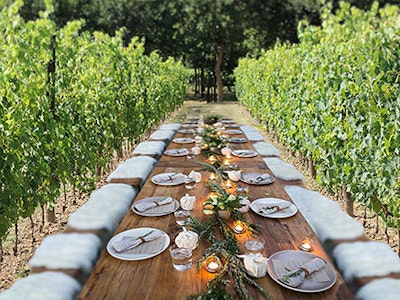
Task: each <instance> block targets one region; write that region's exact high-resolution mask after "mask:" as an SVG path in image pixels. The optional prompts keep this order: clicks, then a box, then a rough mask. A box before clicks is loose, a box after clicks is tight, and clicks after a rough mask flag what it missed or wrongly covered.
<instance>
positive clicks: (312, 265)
mask: <svg viewBox="0 0 400 300" xmlns="http://www.w3.org/2000/svg"><path fill="white" fill-rule="evenodd" d="M325 264H326V262H325V261H324V260H323V259H321V258H319V257H316V258H313V259H312V260H310V261H309V262H307V263H305V264H304V265H302V266H301V267H299V268H298V269H297V270H296V271H294V272H290V273H287V274H285V275H282V276H281V277H280V280H281V281H282V282H283V283H285V284H287V285H289V286H292V287H297V286H299V285H300V284H302V282H303V281H304V279H305V278H306V276H307V275H310V274H311V273H313V272H315V271H318V270H320V269H322V268H323V267H324V266H325Z"/></svg>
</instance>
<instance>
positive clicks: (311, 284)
mask: <svg viewBox="0 0 400 300" xmlns="http://www.w3.org/2000/svg"><path fill="white" fill-rule="evenodd" d="M315 257H319V256H317V255H314V254H311V253H308V252H303V251H299V250H282V251H279V252H276V253H274V254H272V255H271V256H270V257H269V258H268V269H267V270H268V274H269V276H271V278H272V279H273V280H275V281H276V282H277V283H278V284H280V285H281V286H283V287H285V288H287V289H290V290H293V291H297V292H303V293H317V292H322V291H325V290H327V289H329V288H331V287H332V286H333V285H334V284H335V282H336V280H337V275H336V272H335V270H334V269H333V268H332V266H331V265H329V264H328V263H327V262H326V261H325V260H324V259H323V258H321V257H319V258H321V259H322V260H324V261H325V262H326V265H325V266H324V267H323V268H322V269H321V270H319V271H317V272H321V271H323V272H325V274H326V275H327V276H328V278H329V280H327V281H324V282H316V281H311V280H309V279H308V278H307V277H306V278H305V280H304V281H303V283H302V284H301V285H299V286H297V287H292V286H289V285H287V284H285V283H284V282H282V281H280V280H279V277H278V275H277V272H276V270H275V268H274V265H273V261H274V260H286V261H296V262H300V263H301V264H304V263H306V262H309V261H310V260H312V259H313V258H315ZM291 271H295V270H291Z"/></svg>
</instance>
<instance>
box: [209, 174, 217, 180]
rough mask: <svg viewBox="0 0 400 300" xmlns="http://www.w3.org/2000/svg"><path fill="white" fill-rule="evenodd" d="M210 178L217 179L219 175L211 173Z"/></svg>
mask: <svg viewBox="0 0 400 300" xmlns="http://www.w3.org/2000/svg"><path fill="white" fill-rule="evenodd" d="M209 178H210V180H215V179H216V178H217V177H216V176H215V173H211V174H210V177H209Z"/></svg>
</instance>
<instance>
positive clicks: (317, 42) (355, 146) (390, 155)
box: [235, 2, 400, 228]
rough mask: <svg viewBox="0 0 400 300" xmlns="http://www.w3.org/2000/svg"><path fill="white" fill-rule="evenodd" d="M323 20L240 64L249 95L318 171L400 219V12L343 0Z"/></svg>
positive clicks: (240, 79)
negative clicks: (365, 8)
mask: <svg viewBox="0 0 400 300" xmlns="http://www.w3.org/2000/svg"><path fill="white" fill-rule="evenodd" d="M322 20H323V22H322V26H321V27H315V26H309V25H308V24H307V23H305V22H303V23H300V24H299V27H298V30H299V32H298V35H299V38H300V43H299V44H297V45H288V44H282V43H277V44H276V45H275V47H274V49H272V50H270V51H267V52H264V53H263V55H262V56H261V57H260V58H259V59H247V58H246V59H242V60H241V61H240V63H239V67H238V68H237V69H236V70H235V76H236V80H237V83H236V90H237V96H238V98H239V99H240V101H241V102H242V103H243V104H244V105H245V106H246V107H247V108H248V109H249V110H250V111H251V112H252V114H253V115H254V116H255V117H256V118H257V119H259V120H260V121H262V122H263V123H264V124H266V127H267V128H268V129H269V130H276V132H278V135H279V137H280V138H281V139H282V140H284V141H285V143H287V145H288V146H289V147H290V148H291V149H292V150H293V151H299V152H301V153H302V154H303V155H304V156H306V157H311V158H312V160H313V162H314V164H315V167H316V170H317V179H318V180H319V182H320V183H322V184H324V185H325V186H328V187H331V188H332V189H333V190H336V191H340V190H341V189H342V188H343V187H345V188H346V191H347V192H349V193H350V194H351V195H352V197H353V199H354V200H355V201H358V202H361V203H363V204H364V205H365V206H367V207H369V208H370V209H372V210H373V211H374V212H376V213H378V214H379V215H381V216H382V217H383V219H384V220H385V221H386V224H387V225H390V226H394V227H396V228H400V199H399V185H400V183H399V181H400V179H399V178H400V175H399V170H400V135H399V132H400V97H399V94H400V85H399V79H400V74H399V70H400V65H399V64H400V48H399V46H398V45H399V43H400V15H399V10H398V7H397V6H386V7H384V8H380V9H379V7H378V4H377V3H375V4H374V5H373V6H372V8H371V10H369V11H366V12H365V11H362V10H359V9H357V8H355V7H351V6H350V5H349V4H346V3H344V2H342V3H341V5H340V10H338V11H336V12H335V13H332V12H331V11H330V10H329V9H328V8H326V9H325V10H324V11H323V14H322Z"/></svg>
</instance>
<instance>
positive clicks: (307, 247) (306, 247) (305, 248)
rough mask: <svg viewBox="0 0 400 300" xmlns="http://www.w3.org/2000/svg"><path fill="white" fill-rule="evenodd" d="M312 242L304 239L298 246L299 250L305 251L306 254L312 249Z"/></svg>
mask: <svg viewBox="0 0 400 300" xmlns="http://www.w3.org/2000/svg"><path fill="white" fill-rule="evenodd" d="M313 244H314V243H313V240H312V239H310V238H308V237H306V238H304V239H303V240H302V241H301V244H300V246H299V248H300V250H303V251H306V252H310V251H312V250H313V249H314V246H313Z"/></svg>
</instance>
